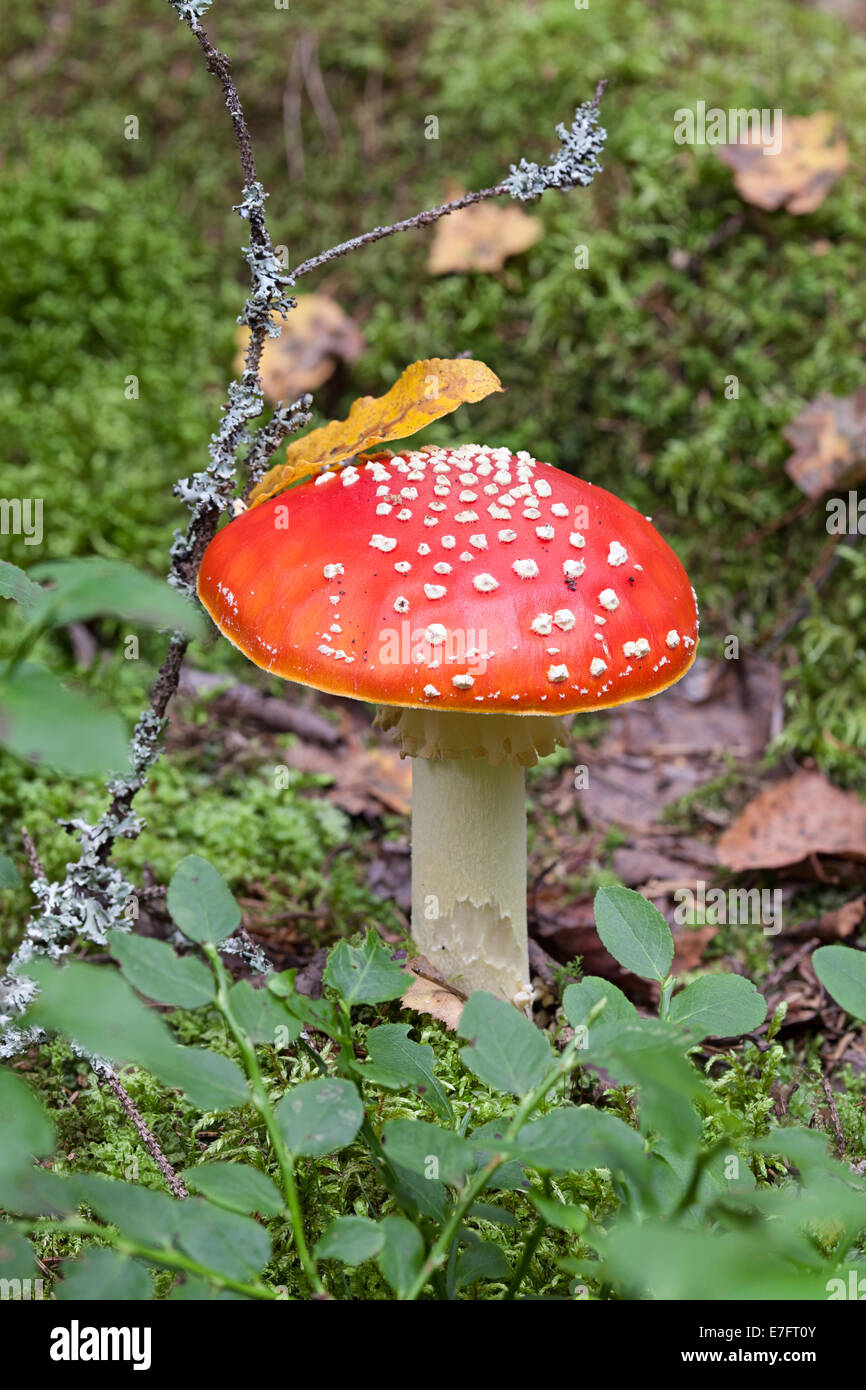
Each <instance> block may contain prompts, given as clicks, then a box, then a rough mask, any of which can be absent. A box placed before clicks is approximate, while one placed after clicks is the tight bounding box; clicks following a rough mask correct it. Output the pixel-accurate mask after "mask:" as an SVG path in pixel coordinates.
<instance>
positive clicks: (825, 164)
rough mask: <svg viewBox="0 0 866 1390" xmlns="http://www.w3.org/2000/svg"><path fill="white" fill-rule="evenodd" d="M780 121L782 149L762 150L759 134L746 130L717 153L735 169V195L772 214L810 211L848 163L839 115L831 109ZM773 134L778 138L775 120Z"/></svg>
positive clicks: (820, 200) (815, 206)
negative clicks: (783, 210) (744, 136)
mask: <svg viewBox="0 0 866 1390" xmlns="http://www.w3.org/2000/svg"><path fill="white" fill-rule="evenodd" d="M779 119H781V149H780V150H779V152H778V154H764V146H765V144H769V143H771V142H768V141H765V140H764V138H763V136H762V135H761V134H758V133H757V132H753V131H752V130H751V129H750V131H749V136H750V138H749V139H748V140H741V141H739V142H737V143H734V144H729V145H719V146H718V147H717V148H716V154H717V155H718V157H719V159H721V161H722V163H723V164H727V166H728V168H729V169H733V170H734V184H735V186H736V189H737V192H738V193H739V195H740V197H741V198H743V199H745V201H746V202H747V203H753V204H754V206H755V207H759V208H766V209H767V210H768V211H770V212H773V211H775V209H776V208H780V207H784V208H786V209H787V211H788V212H792V213H806V212H814V211H815V209H816V208H819V207H820V206H821V204H822V203H823V201H824V199H825V198H826V196H827V194H828V193H829V191H830V189H831V188H832V187H833V184H834V183H835V182H836V180H837V179H838V178H840V177H841V176H842V174H844V172H845V170H846V169H847V167H848V142H847V140H846V139H845V131H844V129H843V127H842V124H841V122H840V121H839V118H838V117H837V116H835V115H834V114H833V112H832V111H815V112H814V113H813V115H811V116H787V115H782V116H781V118H780V117H778V116H777V117H776V118H775V120H776V121H779ZM773 133H774V135H775V136H777V137H778V134H779V132H778V129H777V127H776V125H775V122H774V130H773Z"/></svg>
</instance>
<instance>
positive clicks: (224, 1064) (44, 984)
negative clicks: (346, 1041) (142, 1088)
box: [23, 960, 249, 1110]
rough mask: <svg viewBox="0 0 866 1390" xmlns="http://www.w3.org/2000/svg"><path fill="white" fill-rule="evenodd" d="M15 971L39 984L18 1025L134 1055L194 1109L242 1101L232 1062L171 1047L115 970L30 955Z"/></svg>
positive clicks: (243, 1090) (130, 1058) (243, 1091)
mask: <svg viewBox="0 0 866 1390" xmlns="http://www.w3.org/2000/svg"><path fill="white" fill-rule="evenodd" d="M23 973H26V974H27V975H29V976H31V977H32V978H33V979H35V980H36V982H37V984H38V985H39V987H40V993H39V994H38V995H37V997H36V998H35V999H34V1001H33V1003H32V1004H31V1005H30V1007H29V1008H28V1010H27V1012H26V1014H25V1015H24V1023H25V1026H29V1025H30V1024H33V1025H35V1026H37V1027H40V1028H45V1029H47V1030H49V1031H54V1032H58V1033H62V1034H63V1035H64V1036H66V1037H67V1038H71V1039H72V1040H73V1041H75V1042H77V1043H78V1044H79V1045H80V1046H81V1047H83V1048H84V1049H85V1050H86V1051H87V1052H91V1053H96V1054H98V1055H99V1056H102V1057H110V1058H111V1059H112V1060H113V1061H115V1062H135V1063H136V1064H137V1065H138V1066H141V1067H144V1068H145V1069H146V1070H147V1071H149V1072H152V1074H153V1075H154V1076H155V1077H157V1079H158V1080H159V1081H161V1082H162V1083H163V1084H164V1085H165V1086H171V1087H177V1088H178V1089H180V1090H183V1091H184V1092H185V1093H186V1095H187V1096H188V1097H189V1099H190V1101H191V1102H192V1104H193V1105H195V1106H197V1107H198V1108H199V1109H201V1110H227V1109H229V1107H231V1106H234V1105H243V1104H245V1103H246V1102H247V1101H248V1100H249V1092H248V1090H247V1085H246V1081H245V1080H244V1076H243V1073H242V1072H241V1070H240V1068H239V1067H237V1066H236V1065H235V1063H234V1062H232V1061H231V1060H230V1059H229V1058H228V1057H223V1056H222V1055H221V1054H220V1053H217V1052H208V1051H205V1050H204V1049H202V1048H197V1047H181V1046H179V1045H178V1044H177V1043H176V1042H175V1040H174V1036H173V1034H172V1033H171V1032H170V1031H169V1029H168V1027H167V1026H166V1024H165V1023H164V1022H163V1020H162V1019H161V1018H160V1016H159V1015H158V1014H157V1013H155V1012H154V1010H152V1009H149V1008H147V1007H146V1006H145V1005H144V1004H143V1003H142V1002H141V1000H140V999H139V998H138V996H137V995H136V994H134V993H133V991H132V989H131V987H130V986H129V985H128V984H127V982H126V980H124V979H123V978H122V976H121V975H120V974H119V972H118V971H116V970H107V969H105V967H103V966H97V965H84V964H82V963H81V962H73V964H71V965H67V966H66V967H65V968H64V969H58V968H57V967H56V966H54V965H51V964H50V963H49V962H48V961H46V960H33V961H29V962H28V964H27V966H26V970H25V971H24V972H23Z"/></svg>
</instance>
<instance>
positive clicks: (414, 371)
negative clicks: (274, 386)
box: [250, 357, 503, 507]
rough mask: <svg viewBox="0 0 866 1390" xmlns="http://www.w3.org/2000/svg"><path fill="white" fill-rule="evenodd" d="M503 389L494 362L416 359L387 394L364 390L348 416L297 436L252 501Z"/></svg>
mask: <svg viewBox="0 0 866 1390" xmlns="http://www.w3.org/2000/svg"><path fill="white" fill-rule="evenodd" d="M502 390H503V386H502V382H501V381H500V380H499V378H498V377H497V376H496V375H495V374H494V373H493V372H491V370H490V368H489V367H486V366H485V365H484V363H483V362H474V361H473V360H472V359H471V358H463V357H460V358H448V357H430V358H427V359H425V361H423V362H413V363H412V365H411V366H410V367H407V368H406V370H405V371H404V372H403V374H402V376H401V377H400V378H399V379H398V380H397V381H396V382H395V383H394V385H393V386H392V387H391V389H390V391H388V392H386V394H385V395H384V396H362V397H361V398H360V400H357V401H355V402H354V404H353V405H352V408H351V410H350V411H349V415H348V418H347V419H345V420H332V421H331V422H330V423H329V424H327V425H323V426H322V427H321V429H317V430H312V431H311V432H310V433H309V434H306V435H304V436H303V438H302V439H296V440H293V441H292V443H291V444H290V445H289V447H288V449H287V450H286V457H285V462H284V463H280V464H277V466H276V468H272V469H270V471H269V472H267V473H266V474H265V476H264V477H263V478H262V479H261V481H260V482H259V483H258V484H257V486H256V487H255V488H254V489H253V492H252V494H251V497H250V505H251V506H253V507H255V506H258V505H259V503H261V502H266V501H267V500H268V498H269V497H273V496H275V495H276V493H278V492H281V491H282V490H283V488H286V487H288V486H289V485H290V484H291V483H294V482H297V480H298V479H299V478H305V477H308V476H309V475H310V474H312V473H317V472H319V470H320V469H322V468H326V467H328V466H329V465H330V464H335V463H342V461H343V460H344V459H347V458H351V457H353V456H354V455H355V454H359V453H361V452H362V451H363V450H365V449H372V448H374V447H375V446H376V445H377V444H387V443H389V442H390V441H392V440H395V439H407V438H408V437H409V436H410V435H412V434H416V433H417V431H418V430H423V429H424V427H425V426H426V425H429V424H430V423H431V422H432V421H433V420H439V419H441V418H442V416H443V415H450V414H451V412H452V411H453V410H456V409H457V407H458V406H460V405H464V404H466V403H470V402H472V401H481V400H483V399H484V397H485V396H489V395H491V393H492V392H494V391H502Z"/></svg>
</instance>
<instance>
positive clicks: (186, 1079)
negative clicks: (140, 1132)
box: [149, 1044, 250, 1110]
mask: <svg viewBox="0 0 866 1390" xmlns="http://www.w3.org/2000/svg"><path fill="white" fill-rule="evenodd" d="M149 1070H152V1071H153V1073H154V1075H155V1076H157V1077H158V1078H159V1080H160V1081H161V1082H162V1083H163V1085H164V1086H171V1087H176V1088H177V1090H179V1091H183V1093H184V1095H185V1096H186V1097H187V1098H188V1100H189V1101H190V1103H191V1104H192V1105H194V1106H195V1107H196V1109H198V1110H233V1109H234V1107H235V1106H237V1105H247V1104H248V1103H249V1100H250V1093H249V1088H248V1086H247V1082H246V1078H245V1076H244V1074H243V1072H242V1071H241V1069H240V1067H239V1066H238V1065H237V1063H236V1062H233V1061H232V1059H231V1058H230V1057H224V1056H223V1055H222V1053H221V1052H210V1051H209V1050H208V1049H207V1048H206V1047H180V1046H178V1045H177V1044H175V1045H174V1047H173V1049H172V1051H171V1052H169V1053H167V1054H166V1055H165V1056H164V1057H160V1058H159V1059H158V1060H155V1061H154V1063H153V1065H152V1067H150V1068H149Z"/></svg>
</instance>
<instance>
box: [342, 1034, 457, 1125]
mask: <svg viewBox="0 0 866 1390" xmlns="http://www.w3.org/2000/svg"><path fill="white" fill-rule="evenodd" d="M367 1052H368V1054H369V1057H370V1060H371V1062H372V1063H373V1065H374V1067H375V1068H376V1069H377V1072H382V1073H389V1074H390V1075H392V1076H393V1077H394V1080H395V1083H396V1086H397V1087H400V1086H407V1085H408V1086H410V1087H411V1089H412V1090H413V1091H414V1093H415V1095H417V1096H420V1097H421V1098H422V1100H424V1101H426V1103H427V1104H428V1105H429V1106H430V1109H431V1110H433V1111H434V1112H435V1114H437V1115H438V1116H439V1118H440V1119H441V1120H442V1121H443V1123H444V1124H446V1125H450V1124H451V1122H452V1119H453V1115H452V1111H451V1102H450V1101H449V1099H448V1096H447V1093H446V1092H445V1090H444V1088H443V1086H442V1084H441V1082H440V1081H439V1079H438V1077H437V1076H436V1073H435V1071H434V1070H433V1062H434V1057H433V1049H432V1047H429V1046H427V1044H426V1043H416V1042H413V1041H412V1040H411V1038H410V1037H409V1025H408V1024H406V1023H383V1024H380V1025H379V1027H378V1028H371V1029H370V1031H369V1032H368V1034H367ZM357 1071H358V1075H359V1076H360V1077H363V1076H364V1074H365V1068H364V1067H362V1066H359V1067H358V1068H357Z"/></svg>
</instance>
